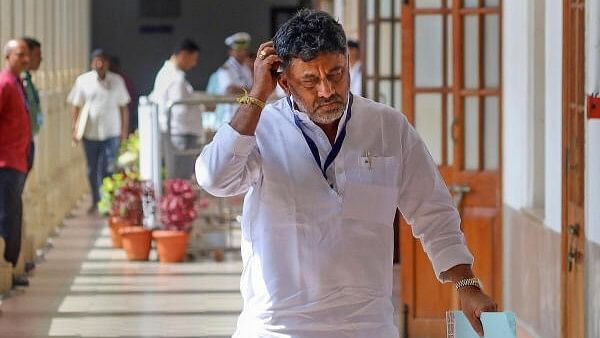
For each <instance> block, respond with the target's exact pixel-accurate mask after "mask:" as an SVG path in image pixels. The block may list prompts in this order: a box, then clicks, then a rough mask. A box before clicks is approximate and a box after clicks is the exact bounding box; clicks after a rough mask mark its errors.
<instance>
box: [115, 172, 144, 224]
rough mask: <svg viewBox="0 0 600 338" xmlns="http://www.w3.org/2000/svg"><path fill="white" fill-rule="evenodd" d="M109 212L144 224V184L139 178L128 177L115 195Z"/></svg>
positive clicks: (134, 222) (133, 222)
mask: <svg viewBox="0 0 600 338" xmlns="http://www.w3.org/2000/svg"><path fill="white" fill-rule="evenodd" d="M109 214H110V215H111V216H120V217H123V218H127V219H129V220H130V221H131V222H132V224H134V225H138V224H142V217H143V211H142V184H141V182H140V181H139V180H138V179H137V178H131V177H126V179H125V180H124V181H123V184H122V185H121V186H120V187H119V188H118V189H117V190H116V192H115V194H114V196H113V200H112V204H111V207H110V210H109Z"/></svg>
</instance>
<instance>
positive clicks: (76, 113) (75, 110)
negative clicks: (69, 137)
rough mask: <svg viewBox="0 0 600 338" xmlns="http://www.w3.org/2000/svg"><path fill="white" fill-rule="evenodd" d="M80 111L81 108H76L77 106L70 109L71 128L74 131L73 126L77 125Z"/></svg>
mask: <svg viewBox="0 0 600 338" xmlns="http://www.w3.org/2000/svg"><path fill="white" fill-rule="evenodd" d="M80 111H81V108H79V107H77V106H73V108H71V128H72V129H75V125H76V124H77V119H78V118H79V112H80Z"/></svg>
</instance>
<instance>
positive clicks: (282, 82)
mask: <svg viewBox="0 0 600 338" xmlns="http://www.w3.org/2000/svg"><path fill="white" fill-rule="evenodd" d="M277 82H278V83H279V86H280V87H281V89H283V91H284V92H285V94H286V95H288V96H289V95H290V86H289V83H288V77H287V74H286V72H285V71H284V72H282V73H280V74H279V79H277Z"/></svg>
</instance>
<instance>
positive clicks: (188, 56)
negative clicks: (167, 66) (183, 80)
mask: <svg viewBox="0 0 600 338" xmlns="http://www.w3.org/2000/svg"><path fill="white" fill-rule="evenodd" d="M199 56H200V53H198V52H190V51H187V50H182V51H181V52H179V53H178V54H177V56H176V58H177V63H178V67H179V68H180V69H181V70H183V71H184V72H187V71H188V70H190V69H192V68H194V67H196V65H197V64H198V57H199Z"/></svg>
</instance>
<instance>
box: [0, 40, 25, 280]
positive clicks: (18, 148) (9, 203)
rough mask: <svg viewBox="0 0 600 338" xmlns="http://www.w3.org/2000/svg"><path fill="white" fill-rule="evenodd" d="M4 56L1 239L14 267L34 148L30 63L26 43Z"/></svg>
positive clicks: (13, 44)
mask: <svg viewBox="0 0 600 338" xmlns="http://www.w3.org/2000/svg"><path fill="white" fill-rule="evenodd" d="M4 57H5V59H6V67H5V68H4V69H3V70H2V71H1V72H0V236H1V237H2V238H4V241H5V243H6V248H5V251H4V258H5V259H6V260H7V261H9V262H11V263H12V264H13V266H14V265H16V264H17V260H18V258H19V252H20V251H21V226H22V218H23V202H22V200H21V193H22V192H23V186H24V183H25V175H26V173H27V170H28V166H27V154H28V152H29V147H30V146H31V122H30V117H29V113H28V111H27V104H26V100H25V92H24V90H23V85H22V83H21V78H20V74H21V73H22V72H23V71H24V70H25V69H26V67H27V65H28V64H29V49H28V47H27V43H26V42H25V41H24V40H11V41H9V42H8V43H7V44H6V46H5V47H4ZM26 285H28V281H27V279H25V278H23V277H20V278H13V286H26Z"/></svg>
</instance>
